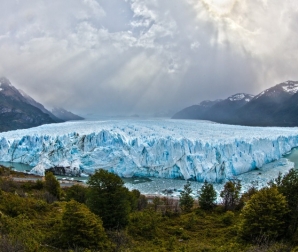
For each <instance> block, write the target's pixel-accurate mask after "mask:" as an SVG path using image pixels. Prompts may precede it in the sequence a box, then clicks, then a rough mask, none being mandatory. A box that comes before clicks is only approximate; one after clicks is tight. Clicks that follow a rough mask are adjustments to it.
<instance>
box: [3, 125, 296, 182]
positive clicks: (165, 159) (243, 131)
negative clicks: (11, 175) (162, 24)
mask: <svg viewBox="0 0 298 252" xmlns="http://www.w3.org/2000/svg"><path fill="white" fill-rule="evenodd" d="M69 132H71V133H69ZM296 146H298V130H297V128H258V127H241V126H231V125H221V124H214V123H210V122H196V121H175V120H171V121H167V120H166V121H160V120H158V121H156V120H153V121H152V120H151V121H129V122H124V121H123V122H122V121H109V122H76V123H64V124H55V125H46V126H41V127H36V128H33V129H29V130H20V131H12V132H7V133H2V134H0V161H6V162H20V163H25V164H29V165H31V166H33V167H34V168H33V172H35V173H39V174H43V173H44V170H45V169H48V168H51V167H64V168H66V170H67V171H69V172H70V173H72V174H74V175H75V174H80V172H81V171H84V172H86V173H92V172H94V170H95V169H98V168H103V169H106V170H109V171H111V172H114V173H116V174H118V175H120V176H123V177H132V176H154V177H160V178H184V179H194V180H197V181H205V180H207V181H212V182H220V181H222V180H224V179H225V178H231V177H233V176H235V175H239V174H242V173H245V172H248V171H251V170H253V169H255V168H256V167H262V166H263V165H264V164H267V163H269V162H272V161H274V160H278V159H280V158H281V157H282V155H283V154H285V153H286V152H289V151H290V150H291V148H293V147H296Z"/></svg>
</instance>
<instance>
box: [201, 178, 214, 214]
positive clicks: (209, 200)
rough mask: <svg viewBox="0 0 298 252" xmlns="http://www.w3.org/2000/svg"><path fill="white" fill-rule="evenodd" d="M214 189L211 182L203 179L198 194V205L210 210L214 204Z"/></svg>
mask: <svg viewBox="0 0 298 252" xmlns="http://www.w3.org/2000/svg"><path fill="white" fill-rule="evenodd" d="M216 196H217V194H216V191H215V190H214V187H213V185H212V184H211V183H208V182H207V181H205V183H204V185H203V186H202V188H201V192H200V195H199V205H200V207H201V208H202V209H204V210H210V209H212V208H213V207H214V206H215V200H216Z"/></svg>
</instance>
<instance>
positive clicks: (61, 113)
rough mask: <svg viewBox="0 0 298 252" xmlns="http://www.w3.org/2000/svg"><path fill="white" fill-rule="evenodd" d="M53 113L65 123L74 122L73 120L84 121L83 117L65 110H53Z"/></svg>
mask: <svg viewBox="0 0 298 252" xmlns="http://www.w3.org/2000/svg"><path fill="white" fill-rule="evenodd" d="M52 113H53V114H54V115H55V116H56V117H59V118H61V119H62V120H64V121H72V120H84V118H83V117H81V116H78V115H76V114H73V113H72V112H70V111H67V110H65V109H63V108H53V109H52Z"/></svg>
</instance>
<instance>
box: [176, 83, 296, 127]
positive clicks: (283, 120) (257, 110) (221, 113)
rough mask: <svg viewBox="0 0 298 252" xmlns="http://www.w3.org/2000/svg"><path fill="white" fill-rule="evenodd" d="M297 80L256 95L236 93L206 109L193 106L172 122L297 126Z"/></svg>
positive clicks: (180, 112) (184, 110) (177, 114)
mask: <svg viewBox="0 0 298 252" xmlns="http://www.w3.org/2000/svg"><path fill="white" fill-rule="evenodd" d="M297 112H298V81H286V82H283V83H280V84H277V85H275V86H274V87H271V88H269V89H266V90H265V91H263V92H261V93H260V94H258V95H257V96H255V97H253V96H252V95H247V94H236V95H233V96H230V97H228V98H227V99H225V100H222V101H220V102H217V103H215V104H213V105H212V106H209V107H207V108H206V107H204V108H203V107H201V106H200V105H194V106H191V107H188V108H185V109H183V110H181V111H179V112H178V113H176V114H175V115H174V116H173V117H172V118H175V119H204V120H210V121H214V122H219V123H227V124H237V125H247V126H298V116H297V114H298V113H297Z"/></svg>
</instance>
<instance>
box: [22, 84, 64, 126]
mask: <svg viewBox="0 0 298 252" xmlns="http://www.w3.org/2000/svg"><path fill="white" fill-rule="evenodd" d="M18 91H19V92H20V94H21V95H22V96H23V97H24V98H25V99H26V102H27V103H28V104H30V105H32V106H34V107H36V108H39V109H40V110H41V111H42V112H43V113H46V114H48V115H49V116H50V117H51V118H52V119H53V120H54V121H56V122H64V120H63V119H61V118H58V117H56V116H55V115H53V114H52V113H51V112H50V111H49V110H47V109H46V108H45V107H44V106H43V105H42V104H41V103H39V102H37V101H35V100H34V99H33V98H32V97H31V96H29V95H28V94H26V93H25V92H24V91H23V90H21V89H18Z"/></svg>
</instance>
